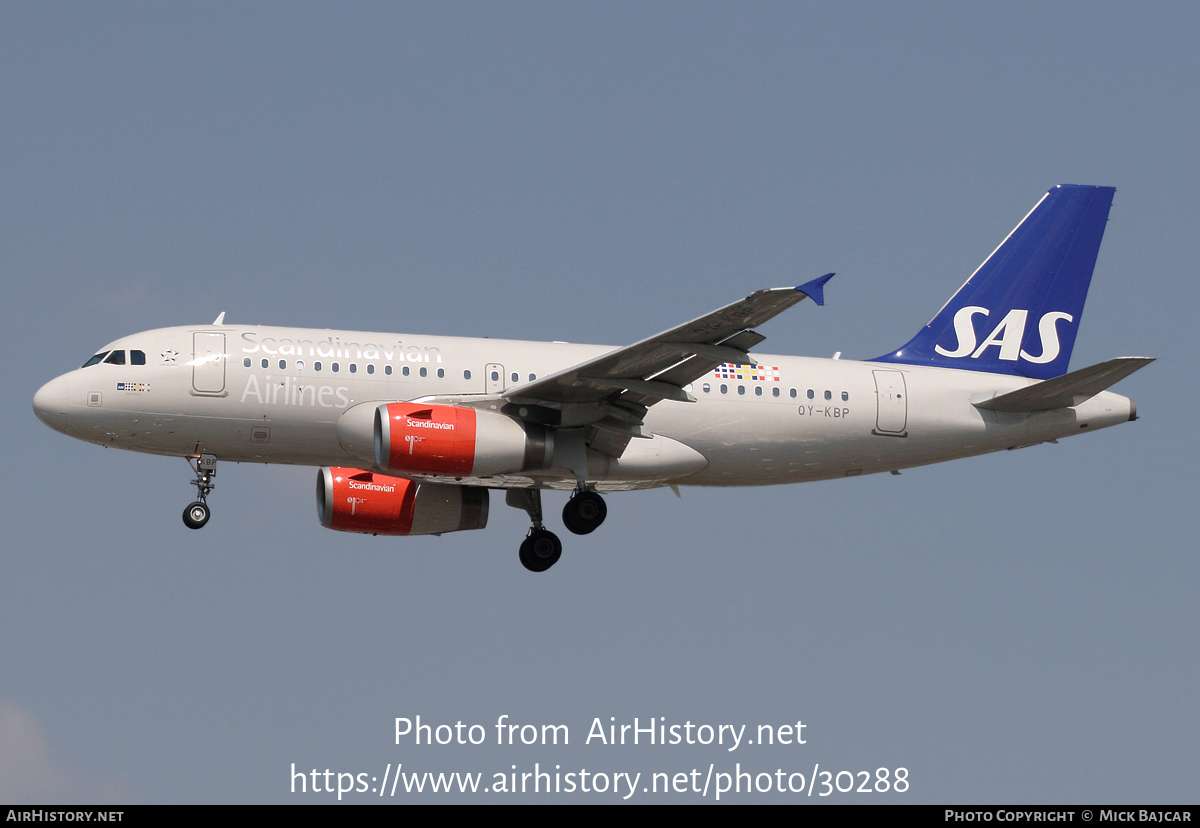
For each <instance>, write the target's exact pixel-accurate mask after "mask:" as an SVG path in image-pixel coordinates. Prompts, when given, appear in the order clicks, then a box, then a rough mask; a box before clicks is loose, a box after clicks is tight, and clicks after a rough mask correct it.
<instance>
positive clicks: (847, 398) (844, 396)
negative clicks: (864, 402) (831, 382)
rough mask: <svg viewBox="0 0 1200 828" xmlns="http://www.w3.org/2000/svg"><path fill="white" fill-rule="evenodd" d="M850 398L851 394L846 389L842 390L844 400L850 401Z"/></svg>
mask: <svg viewBox="0 0 1200 828" xmlns="http://www.w3.org/2000/svg"><path fill="white" fill-rule="evenodd" d="M849 400H850V395H849V394H847V393H846V392H845V391H843V392H842V402H848V401H849Z"/></svg>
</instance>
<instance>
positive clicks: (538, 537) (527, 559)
mask: <svg viewBox="0 0 1200 828" xmlns="http://www.w3.org/2000/svg"><path fill="white" fill-rule="evenodd" d="M560 557H562V541H560V540H559V539H558V535H556V534H554V533H553V532H550V531H548V530H546V529H533V530H531V531H530V533H529V537H527V538H525V540H524V541H522V542H521V563H522V564H523V565H524V566H525V568H526V569H528V570H529V571H530V572H545V571H546V570H547V569H549V568H550V567H552V566H554V564H555V563H557V562H558V559H559V558H560Z"/></svg>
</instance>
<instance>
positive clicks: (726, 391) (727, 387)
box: [721, 385, 729, 394]
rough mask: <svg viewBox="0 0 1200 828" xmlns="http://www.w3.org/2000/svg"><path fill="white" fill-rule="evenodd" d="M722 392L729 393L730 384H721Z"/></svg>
mask: <svg viewBox="0 0 1200 828" xmlns="http://www.w3.org/2000/svg"><path fill="white" fill-rule="evenodd" d="M721 393H722V394H728V393H729V386H728V385H722V386H721Z"/></svg>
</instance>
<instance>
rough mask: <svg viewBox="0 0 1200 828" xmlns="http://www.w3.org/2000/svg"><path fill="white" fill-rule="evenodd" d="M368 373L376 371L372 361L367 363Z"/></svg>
mask: <svg viewBox="0 0 1200 828" xmlns="http://www.w3.org/2000/svg"><path fill="white" fill-rule="evenodd" d="M367 373H368V374H374V373H375V366H374V365H372V364H370V363H367Z"/></svg>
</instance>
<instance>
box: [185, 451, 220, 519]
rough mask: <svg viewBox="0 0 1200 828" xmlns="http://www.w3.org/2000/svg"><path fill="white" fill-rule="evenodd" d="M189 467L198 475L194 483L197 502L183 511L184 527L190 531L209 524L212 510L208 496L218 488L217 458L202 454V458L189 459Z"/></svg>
mask: <svg viewBox="0 0 1200 828" xmlns="http://www.w3.org/2000/svg"><path fill="white" fill-rule="evenodd" d="M188 465H189V466H191V467H192V471H194V472H195V473H196V479H195V480H193V481H192V483H193V484H194V485H195V486H196V500H194V501H193V502H191V503H189V504H188V505H187V508H186V509H184V510H183V525H184V526H186V527H187V528H189V529H199V528H200V527H201V526H203V525H204V524H206V523H208V519H209V518H210V517H211V516H212V510H211V509H209V508H208V503H207V502H206V501H207V500H208V494H209V492H211V491H212V490H213V489H215V488H216V487H217V484H216V483H214V482H213V478H214V477H216V476H217V458H216V456H215V455H212V454H201V455H200V458H199V459H198V460H197V459H193V458H191V457H189V458H188Z"/></svg>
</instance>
